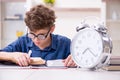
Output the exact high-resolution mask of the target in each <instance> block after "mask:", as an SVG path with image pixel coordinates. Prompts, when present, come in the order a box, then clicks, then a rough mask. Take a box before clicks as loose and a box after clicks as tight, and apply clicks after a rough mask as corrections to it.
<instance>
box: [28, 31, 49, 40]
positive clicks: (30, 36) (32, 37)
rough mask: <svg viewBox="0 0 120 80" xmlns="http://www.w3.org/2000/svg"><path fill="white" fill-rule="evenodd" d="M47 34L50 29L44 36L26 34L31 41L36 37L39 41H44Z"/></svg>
mask: <svg viewBox="0 0 120 80" xmlns="http://www.w3.org/2000/svg"><path fill="white" fill-rule="evenodd" d="M49 32H50V29H49V30H48V32H47V33H46V34H38V35H35V34H34V33H27V36H28V37H29V38H31V39H35V38H36V37H37V38H38V39H40V40H44V39H46V37H47V36H48V34H49Z"/></svg>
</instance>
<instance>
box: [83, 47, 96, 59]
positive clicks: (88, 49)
mask: <svg viewBox="0 0 120 80" xmlns="http://www.w3.org/2000/svg"><path fill="white" fill-rule="evenodd" d="M86 51H89V52H90V53H92V55H93V56H95V57H96V56H97V55H95V54H94V53H93V52H92V51H91V49H90V48H86V49H85V50H84V51H83V53H82V54H84V53H85V52H86Z"/></svg>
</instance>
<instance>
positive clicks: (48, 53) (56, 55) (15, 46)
mask: <svg viewBox="0 0 120 80" xmlns="http://www.w3.org/2000/svg"><path fill="white" fill-rule="evenodd" d="M51 38H52V42H51V45H50V46H49V47H46V48H45V49H44V50H41V49H40V48H39V47H37V46H36V45H35V44H34V43H33V42H32V40H31V39H30V38H28V37H27V35H25V36H22V37H20V38H18V39H17V40H16V41H14V42H13V43H11V44H9V45H8V46H7V47H5V48H4V49H2V50H0V51H5V52H24V53H28V52H29V50H32V54H31V57H41V58H42V59H45V60H54V59H65V58H67V56H68V55H69V54H70V43H71V40H70V39H69V38H67V37H64V36H61V35H54V34H51Z"/></svg>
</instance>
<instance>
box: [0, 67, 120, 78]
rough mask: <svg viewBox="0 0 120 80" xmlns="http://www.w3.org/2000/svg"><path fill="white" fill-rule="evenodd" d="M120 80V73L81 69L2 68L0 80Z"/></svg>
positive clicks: (0, 69)
mask: <svg viewBox="0 0 120 80" xmlns="http://www.w3.org/2000/svg"><path fill="white" fill-rule="evenodd" d="M40 79H41V80H120V71H104V70H97V71H90V70H86V69H80V68H39V69H38V68H36V69H35V68H34V69H33V68H32V69H31V68H29V67H27V68H0V80H40Z"/></svg>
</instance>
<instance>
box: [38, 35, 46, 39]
mask: <svg viewBox="0 0 120 80" xmlns="http://www.w3.org/2000/svg"><path fill="white" fill-rule="evenodd" d="M45 38H46V36H45V35H38V39H41V40H43V39H45Z"/></svg>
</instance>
